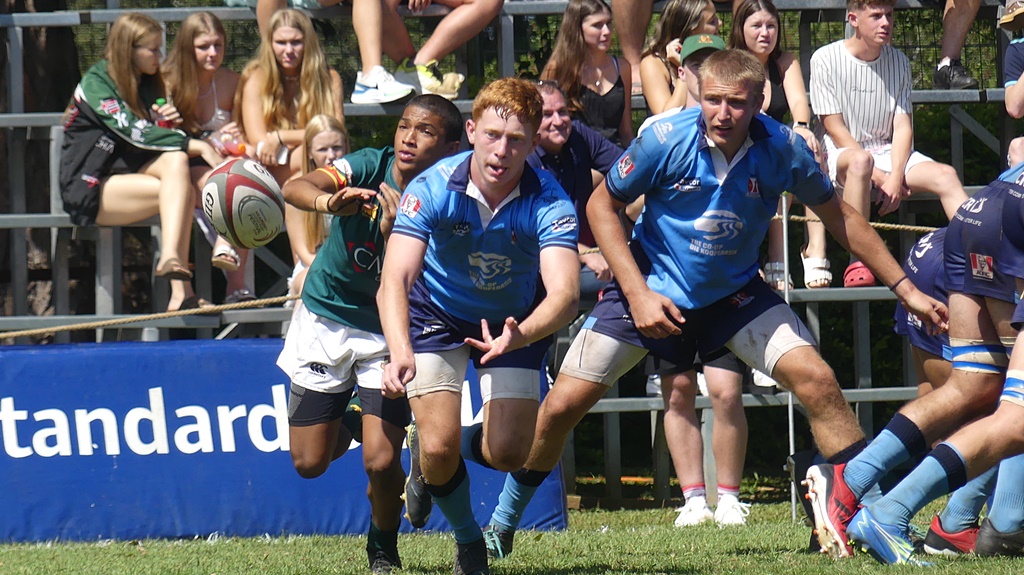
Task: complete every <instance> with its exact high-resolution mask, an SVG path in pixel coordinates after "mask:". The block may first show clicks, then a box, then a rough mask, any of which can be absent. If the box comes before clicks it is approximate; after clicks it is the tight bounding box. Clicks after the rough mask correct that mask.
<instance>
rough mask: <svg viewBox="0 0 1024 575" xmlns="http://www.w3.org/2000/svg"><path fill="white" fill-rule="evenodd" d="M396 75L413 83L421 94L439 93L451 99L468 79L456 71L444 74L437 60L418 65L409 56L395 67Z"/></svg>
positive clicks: (404, 80)
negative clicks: (439, 68) (438, 66)
mask: <svg viewBox="0 0 1024 575" xmlns="http://www.w3.org/2000/svg"><path fill="white" fill-rule="evenodd" d="M395 76H396V77H397V78H400V79H401V80H402V81H403V82H406V83H408V84H411V85H412V86H413V87H414V88H415V89H416V91H417V92H419V93H420V94H437V95H438V96H441V97H443V98H447V99H449V100H454V99H455V98H456V97H457V96H458V95H459V88H461V87H462V82H463V81H465V79H466V77H465V76H463V75H462V74H457V73H455V72H448V73H446V74H442V73H441V71H440V70H438V68H437V60H431V61H430V62H427V63H426V64H419V65H417V64H413V63H412V60H411V59H409V58H406V59H404V60H402V62H401V63H400V64H399V65H398V67H397V68H395Z"/></svg>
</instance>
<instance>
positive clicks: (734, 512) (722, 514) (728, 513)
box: [715, 495, 750, 527]
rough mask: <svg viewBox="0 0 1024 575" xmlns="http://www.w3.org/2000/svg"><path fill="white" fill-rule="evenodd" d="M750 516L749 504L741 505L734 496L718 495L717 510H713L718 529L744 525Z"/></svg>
mask: <svg viewBox="0 0 1024 575" xmlns="http://www.w3.org/2000/svg"><path fill="white" fill-rule="evenodd" d="M747 515H750V504H749V503H743V502H741V501H740V500H739V499H736V496H734V495H719V496H718V508H717V509H715V523H718V525H719V527H725V526H726V525H746V524H747Z"/></svg>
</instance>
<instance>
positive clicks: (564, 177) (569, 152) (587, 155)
mask: <svg viewBox="0 0 1024 575" xmlns="http://www.w3.org/2000/svg"><path fill="white" fill-rule="evenodd" d="M537 89H538V90H540V95H541V97H542V98H544V115H543V116H542V117H541V121H540V130H539V134H540V142H539V143H538V145H537V149H535V150H534V151H533V153H532V154H530V157H529V158H528V159H527V160H526V163H527V164H529V165H530V167H532V168H534V169H536V170H546V171H548V172H550V173H551V175H553V176H554V177H555V179H556V180H558V183H559V184H562V188H563V189H565V192H566V193H567V194H569V198H570V199H571V200H572V201H573V203H574V204H575V206H576V211H577V213H578V215H579V242H578V247H579V251H580V257H579V258H580V264H581V265H582V266H583V269H581V270H580V297H581V299H582V300H584V301H590V302H591V303H593V301H596V296H597V294H598V292H600V291H601V288H603V287H604V286H605V285H606V284H607V283H608V282H609V281H611V279H612V271H611V269H610V268H609V267H608V262H606V261H605V259H604V256H602V255H601V253H600V252H598V251H591V250H592V248H593V247H594V246H596V245H597V244H596V243H595V242H594V234H593V233H592V232H591V231H590V224H589V223H588V222H587V217H586V214H585V211H584V210H585V208H586V206H587V201H588V200H590V194H591V193H593V191H594V176H593V175H592V174H593V171H597V172H598V173H600V174H601V177H604V175H605V174H607V173H608V170H610V169H612V167H614V166H615V161H616V160H618V159H619V156H620V155H622V148H620V147H619V146H617V145H615V144H613V143H611V141H609V140H608V138H605V137H604V136H602V135H601V133H600V132H598V131H596V130H594V129H592V128H590V127H589V126H586V125H584V124H582V123H580V122H579V120H573V119H571V118H570V116H569V106H568V105H567V104H566V101H565V95H564V94H563V93H562V90H561V89H559V88H558V86H557V85H555V84H553V83H551V82H538V83H537Z"/></svg>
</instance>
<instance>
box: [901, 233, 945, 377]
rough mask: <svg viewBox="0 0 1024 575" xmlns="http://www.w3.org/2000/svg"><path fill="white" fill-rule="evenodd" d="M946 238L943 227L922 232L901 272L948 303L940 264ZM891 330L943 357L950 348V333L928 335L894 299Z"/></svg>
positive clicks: (928, 293) (939, 299)
mask: <svg viewBox="0 0 1024 575" xmlns="http://www.w3.org/2000/svg"><path fill="white" fill-rule="evenodd" d="M945 239H946V228H940V229H938V230H935V231H934V232H932V233H930V234H928V235H926V236H922V237H921V239H919V240H918V241H917V243H916V244H914V247H912V248H910V253H908V254H907V259H906V261H905V262H904V263H903V272H904V273H906V274H907V277H908V278H909V279H910V281H912V282H914V285H915V286H917V289H919V290H921V291H922V292H924V293H925V294H927V295H929V296H931V297H933V298H935V299H936V300H938V301H940V302H942V303H944V304H948V303H949V294H948V293H947V292H946V273H945V270H944V266H943V260H944V258H943V244H944V243H945ZM894 318H895V320H896V326H895V328H894V331H895V332H896V333H897V334H899V335H902V336H905V337H907V338H909V339H910V345H912V346H914V347H916V348H918V349H921V350H924V351H926V352H928V353H930V354H932V355H935V356H938V357H946V354H948V352H949V335H948V334H946V333H942V334H940V335H930V334H929V333H928V330H927V329H926V328H925V326H924V324H922V322H921V320H920V319H918V318H917V316H915V315H914V314H912V313H909V312H908V311H907V310H906V309H905V308H904V307H903V304H902V303H900V302H899V301H897V302H896V313H895V316H894Z"/></svg>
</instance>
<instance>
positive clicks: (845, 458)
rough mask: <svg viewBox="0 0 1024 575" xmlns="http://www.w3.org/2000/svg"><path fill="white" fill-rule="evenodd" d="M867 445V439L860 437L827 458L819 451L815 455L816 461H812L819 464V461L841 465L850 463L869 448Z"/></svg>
mask: <svg viewBox="0 0 1024 575" xmlns="http://www.w3.org/2000/svg"><path fill="white" fill-rule="evenodd" d="M867 446H868V442H867V441H864V440H863V439H858V440H857V441H854V442H853V443H851V444H850V445H847V446H846V447H845V448H843V450H842V451H840V452H839V453H837V454H835V455H833V456H832V457H829V458H828V459H827V460H826V459H825V457H824V456H823V455H822V454H821V453H818V454H817V455H815V456H814V463H812V464H811V465H817V464H819V463H825V462H827V463H831V464H832V465H839V464H840V463H849V462H850V460H851V459H853V458H854V457H857V456H858V455H860V452H861V451H864V450H865V449H867Z"/></svg>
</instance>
